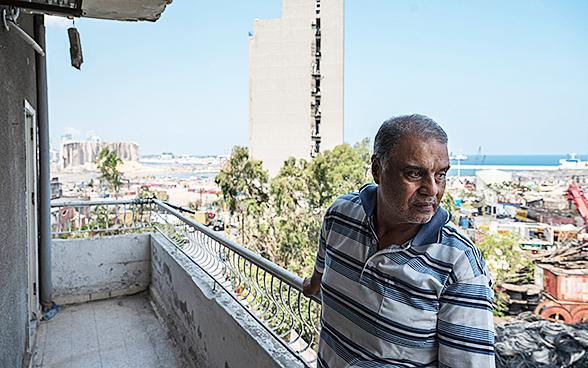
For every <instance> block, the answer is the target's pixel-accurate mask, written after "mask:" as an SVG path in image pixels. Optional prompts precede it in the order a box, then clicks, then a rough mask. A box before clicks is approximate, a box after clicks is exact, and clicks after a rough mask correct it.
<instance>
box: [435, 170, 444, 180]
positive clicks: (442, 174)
mask: <svg viewBox="0 0 588 368" xmlns="http://www.w3.org/2000/svg"><path fill="white" fill-rule="evenodd" d="M446 176H447V173H446V172H440V173H437V174H435V179H437V180H439V181H441V180H445V177H446Z"/></svg>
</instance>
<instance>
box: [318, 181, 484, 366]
mask: <svg viewBox="0 0 588 368" xmlns="http://www.w3.org/2000/svg"><path fill="white" fill-rule="evenodd" d="M377 188H378V187H377V186H376V185H373V184H368V185H365V186H363V187H362V188H361V189H360V190H359V192H358V193H352V194H346V195H343V196H341V197H339V198H338V199H336V200H335V201H334V202H333V204H332V205H331V206H330V207H329V209H328V210H327V212H326V214H325V218H324V221H323V226H322V230H321V235H320V243H319V249H318V253H317V257H316V262H315V269H316V271H318V272H320V273H322V274H323V276H322V281H321V294H322V317H321V322H322V329H321V335H320V343H319V354H318V366H319V367H330V368H343V367H468V368H472V367H473V368H485V367H494V323H493V319H492V298H493V290H492V282H491V280H490V276H489V273H488V269H487V268H486V265H485V263H484V259H483V258H482V255H481V254H480V251H479V250H478V249H477V248H476V247H475V245H474V244H473V243H472V241H471V240H470V239H468V238H467V237H466V236H465V235H464V234H463V233H462V232H461V231H460V230H459V229H458V228H457V227H455V226H454V225H453V224H452V223H451V222H450V221H449V220H450V218H451V215H450V214H449V212H447V211H445V210H444V209H443V208H441V207H439V208H438V209H437V211H436V212H435V214H434V215H433V217H432V218H431V220H430V221H429V222H428V223H426V224H424V225H423V226H422V228H421V230H420V231H419V232H418V234H417V235H416V236H415V237H414V238H413V239H412V240H411V241H409V242H407V243H406V244H404V245H402V246H398V245H390V246H388V247H387V248H384V249H382V250H379V251H378V238H377V236H376V232H375V228H374V226H373V222H372V215H373V214H374V211H375V207H376V193H377Z"/></svg>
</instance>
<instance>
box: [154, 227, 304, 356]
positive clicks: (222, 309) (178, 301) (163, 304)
mask: <svg viewBox="0 0 588 368" xmlns="http://www.w3.org/2000/svg"><path fill="white" fill-rule="evenodd" d="M151 261H152V279H151V285H150V287H149V292H150V294H151V298H152V299H153V301H154V302H155V304H156V306H157V307H158V309H159V313H160V314H161V315H162V316H163V318H164V319H165V322H166V324H167V326H168V328H169V329H170V331H172V335H173V336H174V338H175V339H176V340H177V342H178V345H180V346H181V347H182V349H184V354H185V356H186V357H187V358H189V359H190V360H191V362H192V363H193V366H194V367H198V368H200V367H221V368H248V367H252V368H253V367H255V368H265V367H288V368H293V367H304V366H305V365H304V364H303V363H302V362H300V361H299V360H298V359H297V358H295V357H294V356H292V355H291V354H290V353H289V352H288V350H287V349H286V348H285V347H284V346H283V345H282V344H281V343H280V342H278V341H277V340H276V339H275V338H274V337H273V336H272V335H271V334H270V333H269V332H268V331H267V330H265V328H263V327H262V326H261V325H260V324H259V323H258V322H257V321H255V320H254V318H253V317H252V316H251V315H249V314H248V313H247V312H246V311H245V310H244V309H243V307H242V306H241V305H240V304H239V303H238V302H237V301H236V300H235V299H233V298H232V297H231V296H230V295H228V293H226V292H225V291H224V290H223V289H221V288H220V287H219V286H218V285H217V286H215V282H214V280H213V279H212V278H211V277H209V276H208V275H207V274H206V273H205V272H203V271H202V270H201V269H200V268H199V267H198V266H196V265H195V264H194V263H193V262H191V261H190V260H189V259H188V257H187V256H186V255H184V254H183V253H181V252H180V251H178V250H177V249H176V248H175V246H173V245H172V244H170V243H169V242H168V241H167V240H166V239H165V238H164V237H163V236H161V235H160V234H154V235H152V238H151Z"/></svg>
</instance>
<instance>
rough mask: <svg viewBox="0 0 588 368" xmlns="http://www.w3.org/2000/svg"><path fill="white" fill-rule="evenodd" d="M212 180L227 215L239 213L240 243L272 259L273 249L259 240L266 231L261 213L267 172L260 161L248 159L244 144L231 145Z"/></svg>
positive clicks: (264, 201) (266, 197)
mask: <svg viewBox="0 0 588 368" xmlns="http://www.w3.org/2000/svg"><path fill="white" fill-rule="evenodd" d="M214 181H215V183H216V184H217V185H218V186H219V187H220V188H221V190H222V197H221V199H220V200H219V201H218V202H219V203H220V204H225V206H226V208H227V209H228V210H229V213H230V214H231V215H234V214H235V213H238V215H239V218H240V223H241V242H242V243H243V245H244V246H249V247H250V248H251V249H252V250H254V251H257V252H258V253H260V254H262V255H265V256H266V257H267V258H269V259H274V257H275V254H273V253H274V252H272V251H271V249H270V248H268V247H266V246H264V243H263V241H261V240H259V238H260V236H261V238H262V239H263V238H265V237H264V235H267V223H266V220H265V218H266V216H265V213H266V210H267V205H268V201H269V195H268V193H267V191H268V174H267V171H265V170H263V167H262V163H261V161H257V160H251V159H250V158H249V150H248V149H247V148H246V147H240V146H235V147H233V150H232V152H231V157H230V158H229V160H228V161H227V162H226V163H225V165H224V166H223V167H222V169H221V170H220V172H219V174H218V175H217V176H216V178H215V179H214ZM249 223H252V225H251V226H249ZM260 230H262V231H261V233H259V231H260ZM249 239H251V240H252V241H251V242H250V241H249Z"/></svg>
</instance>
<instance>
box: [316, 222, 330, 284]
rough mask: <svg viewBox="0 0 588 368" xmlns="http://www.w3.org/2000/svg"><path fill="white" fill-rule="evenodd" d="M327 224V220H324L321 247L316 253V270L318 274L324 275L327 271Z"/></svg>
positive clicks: (320, 238) (320, 239) (320, 240)
mask: <svg viewBox="0 0 588 368" xmlns="http://www.w3.org/2000/svg"><path fill="white" fill-rule="evenodd" d="M326 222H327V220H323V224H322V226H321V234H320V236H319V246H318V250H317V252H316V258H315V260H314V269H315V270H316V271H317V272H318V273H324V271H325V255H326V253H327V240H326V239H327V235H326V234H327V229H326V227H327V226H326Z"/></svg>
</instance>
